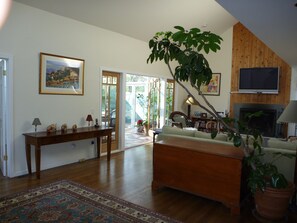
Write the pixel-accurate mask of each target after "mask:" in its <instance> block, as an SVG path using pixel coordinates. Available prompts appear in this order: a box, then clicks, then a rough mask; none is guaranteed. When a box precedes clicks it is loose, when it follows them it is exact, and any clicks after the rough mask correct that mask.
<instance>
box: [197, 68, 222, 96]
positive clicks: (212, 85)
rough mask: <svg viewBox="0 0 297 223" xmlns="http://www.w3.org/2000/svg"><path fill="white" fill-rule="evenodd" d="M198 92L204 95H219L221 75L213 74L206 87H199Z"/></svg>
mask: <svg viewBox="0 0 297 223" xmlns="http://www.w3.org/2000/svg"><path fill="white" fill-rule="evenodd" d="M200 90H201V92H202V94H204V95H215V96H219V95H220V90H221V74H220V73H213V74H212V78H211V80H210V82H209V84H208V85H201V86H200Z"/></svg>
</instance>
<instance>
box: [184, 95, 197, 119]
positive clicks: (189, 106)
mask: <svg viewBox="0 0 297 223" xmlns="http://www.w3.org/2000/svg"><path fill="white" fill-rule="evenodd" d="M186 104H187V105H188V118H189V119H190V118H191V105H196V103H195V101H194V98H193V97H191V96H190V95H188V97H187V99H186Z"/></svg>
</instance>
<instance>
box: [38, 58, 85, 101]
mask: <svg viewBox="0 0 297 223" xmlns="http://www.w3.org/2000/svg"><path fill="white" fill-rule="evenodd" d="M84 65H85V61H84V60H82V59H77V58H71V57H64V56H58V55H53V54H47V53H40V74H39V75H40V76H39V94H64V95H83V94H84Z"/></svg>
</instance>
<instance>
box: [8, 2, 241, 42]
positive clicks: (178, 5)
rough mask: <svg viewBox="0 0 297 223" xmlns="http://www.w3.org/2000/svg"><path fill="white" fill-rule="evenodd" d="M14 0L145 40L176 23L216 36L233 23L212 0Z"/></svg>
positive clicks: (233, 20) (234, 21)
mask: <svg viewBox="0 0 297 223" xmlns="http://www.w3.org/2000/svg"><path fill="white" fill-rule="evenodd" d="M14 1H15V2H20V3H23V4H26V5H29V6H32V7H35V8H39V9H42V10H45V11H48V12H51V13H54V14H57V15H61V16H65V17H68V18H71V19H75V20H78V21H81V22H84V23H87V24H91V25H94V26H97V27H100V28H104V29H107V30H111V31H114V32H117V33H121V34H123V35H126V36H130V37H133V38H135V39H139V40H142V41H145V42H148V41H149V39H151V38H152V37H153V35H154V34H155V33H156V32H158V31H168V30H172V29H173V27H174V26H176V25H181V26H184V27H185V28H187V29H189V28H192V27H198V28H201V29H203V30H207V31H212V32H215V33H217V34H219V35H220V34H222V33H223V32H225V31H226V30H228V29H229V28H231V27H232V26H233V25H234V24H235V23H236V22H237V20H236V19H235V18H234V17H233V16H231V15H230V14H229V13H228V12H227V11H226V10H225V9H224V8H222V7H221V6H220V5H219V4H218V3H217V2H216V1H215V0H198V1H197V0H183V1H181V0H14ZM205 25H207V26H206V27H204V26H205Z"/></svg>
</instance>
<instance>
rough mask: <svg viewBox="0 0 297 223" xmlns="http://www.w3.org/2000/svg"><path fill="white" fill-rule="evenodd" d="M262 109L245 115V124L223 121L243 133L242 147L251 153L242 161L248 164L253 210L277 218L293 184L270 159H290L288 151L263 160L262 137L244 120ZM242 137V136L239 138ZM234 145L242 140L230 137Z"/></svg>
mask: <svg viewBox="0 0 297 223" xmlns="http://www.w3.org/2000/svg"><path fill="white" fill-rule="evenodd" d="M261 115H263V114H262V112H256V113H253V114H248V115H247V117H246V118H245V119H246V120H247V121H246V123H242V122H239V121H236V120H234V119H226V120H227V122H229V123H230V122H236V124H235V126H237V128H238V132H245V133H246V138H245V140H244V142H243V143H244V144H245V146H248V147H251V148H252V150H251V153H250V155H249V156H248V157H246V163H247V165H248V166H249V167H250V168H249V175H248V187H249V188H250V190H251V192H252V194H253V195H254V200H255V210H256V213H255V214H258V215H260V216H261V217H263V218H266V219H269V220H281V219H283V218H284V216H285V215H286V213H287V209H288V206H289V201H290V198H291V197H292V195H293V193H294V189H295V186H294V184H293V183H291V182H288V181H287V180H286V178H285V177H284V175H283V174H282V173H280V172H279V171H278V169H277V167H276V166H275V165H274V162H275V161H276V160H278V159H279V158H281V157H284V156H285V157H287V158H293V155H292V154H286V153H280V152H275V153H274V154H273V155H274V157H273V159H271V160H269V161H266V162H265V161H264V160H263V157H264V155H265V153H264V152H263V148H262V144H263V138H262V135H261V134H260V132H259V131H258V130H257V129H255V128H249V127H248V126H249V124H248V122H249V121H250V120H251V119H252V118H253V117H261ZM228 134H229V138H230V139H234V138H235V137H236V134H235V133H234V132H230V131H229V132H228ZM241 139H242V137H241ZM233 142H234V144H235V145H236V146H240V145H241V143H242V142H240V141H238V142H237V139H235V140H233Z"/></svg>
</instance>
